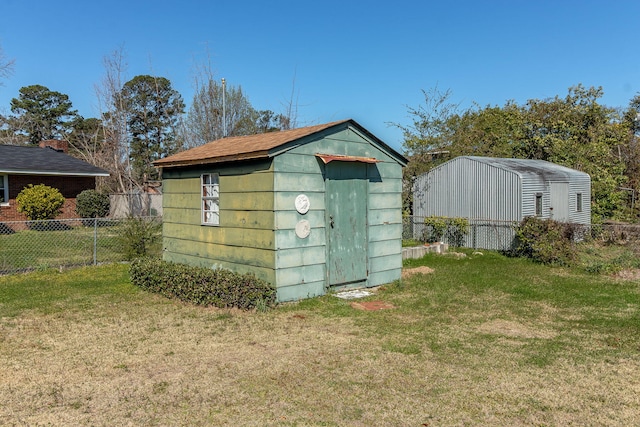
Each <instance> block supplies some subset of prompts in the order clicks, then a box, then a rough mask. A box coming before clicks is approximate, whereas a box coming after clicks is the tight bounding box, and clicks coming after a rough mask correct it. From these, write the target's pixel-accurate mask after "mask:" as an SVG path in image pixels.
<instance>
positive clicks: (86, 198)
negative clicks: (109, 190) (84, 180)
mask: <svg viewBox="0 0 640 427" xmlns="http://www.w3.org/2000/svg"><path fill="white" fill-rule="evenodd" d="M110 208H111V202H110V200H109V195H108V194H105V193H100V192H99V191H96V190H84V191H82V192H81V193H80V194H78V196H77V197H76V213H77V214H78V216H79V217H80V218H104V217H106V216H107V215H109V209H110Z"/></svg>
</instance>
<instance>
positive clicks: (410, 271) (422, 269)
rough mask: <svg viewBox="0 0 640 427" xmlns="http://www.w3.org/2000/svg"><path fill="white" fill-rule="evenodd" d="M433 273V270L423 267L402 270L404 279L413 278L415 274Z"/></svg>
mask: <svg viewBox="0 0 640 427" xmlns="http://www.w3.org/2000/svg"><path fill="white" fill-rule="evenodd" d="M429 273H433V268H430V267H426V266H422V267H415V268H405V269H404V270H402V278H403V279H406V278H407V277H410V276H413V275H414V274H429Z"/></svg>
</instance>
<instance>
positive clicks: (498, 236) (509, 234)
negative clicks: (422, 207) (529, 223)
mask: <svg viewBox="0 0 640 427" xmlns="http://www.w3.org/2000/svg"><path fill="white" fill-rule="evenodd" d="M425 219H426V217H423V216H405V217H404V218H403V223H402V225H403V227H402V239H403V240H405V241H415V242H417V243H430V242H429V239H430V236H431V235H432V234H433V230H432V229H430V226H429V225H427V224H426V223H425ZM467 221H468V223H469V226H468V228H467V230H465V231H466V233H465V234H464V236H463V238H462V240H461V241H454V240H453V239H452V237H451V233H447V232H445V233H444V235H443V236H442V241H443V242H444V243H447V244H449V245H450V246H462V247H468V248H474V249H493V250H498V251H510V250H512V249H513V246H514V244H515V230H516V226H517V225H518V224H519V222H516V221H493V220H486V219H469V220H467ZM573 226H574V227H575V229H574V230H573V233H574V234H573V235H574V237H575V238H577V239H578V240H582V239H585V238H590V239H595V240H599V241H601V242H605V243H616V244H621V243H628V242H640V224H624V223H613V222H606V223H603V224H591V225H582V224H573ZM460 243H461V244H460Z"/></svg>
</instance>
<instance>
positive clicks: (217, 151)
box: [153, 119, 407, 167]
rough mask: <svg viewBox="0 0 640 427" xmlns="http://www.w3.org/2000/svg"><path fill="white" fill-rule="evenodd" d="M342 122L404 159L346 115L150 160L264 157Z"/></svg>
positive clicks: (172, 162)
mask: <svg viewBox="0 0 640 427" xmlns="http://www.w3.org/2000/svg"><path fill="white" fill-rule="evenodd" d="M342 125H344V126H345V127H346V126H349V125H354V126H356V127H357V128H358V129H359V130H361V131H362V132H364V133H365V134H367V136H369V137H370V138H371V139H373V140H375V141H376V142H377V143H379V144H380V145H381V146H382V147H384V148H385V149H386V150H387V151H388V152H389V153H391V154H392V155H395V156H396V157H397V158H398V161H399V162H400V163H403V164H406V163H407V160H406V159H405V158H404V157H403V156H402V155H400V154H399V153H397V152H395V151H394V150H393V149H391V148H390V147H389V146H387V145H386V144H385V143H384V142H382V141H381V140H379V139H378V138H376V137H375V136H374V135H372V134H371V133H369V132H368V131H367V130H366V129H364V128H363V127H362V126H360V125H359V124H358V123H356V122H355V121H354V120H352V119H347V120H340V121H336V122H331V123H325V124H321V125H315V126H307V127H303V128H297V129H290V130H283V131H277V132H268V133H261V134H256V135H247V136H235V137H227V138H223V139H218V140H216V141H212V142H209V143H206V144H204V145H201V146H198V147H195V148H192V149H190V150H186V151H182V152H180V153H177V154H174V155H172V156H169V157H165V158H164V159H160V160H156V161H155V162H153V164H154V165H155V166H159V167H172V166H187V165H199V164H209V163H221V162H233V161H238V160H249V159H261V158H268V157H272V156H273V155H274V150H275V149H277V148H279V147H282V146H284V145H286V144H288V143H292V142H294V141H296V140H300V139H303V138H306V137H310V136H312V135H314V134H317V133H320V132H322V131H324V130H327V129H330V128H333V127H337V126H342ZM275 151H277V150H275Z"/></svg>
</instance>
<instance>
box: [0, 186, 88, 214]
mask: <svg viewBox="0 0 640 427" xmlns="http://www.w3.org/2000/svg"><path fill="white" fill-rule="evenodd" d="M29 184H33V185H38V184H44V185H48V186H49V187H53V188H57V189H58V190H59V191H60V193H62V196H63V197H64V198H65V202H64V205H63V206H62V213H61V214H60V215H58V216H57V217H56V218H58V219H67V218H77V217H78V215H77V214H76V196H77V195H78V194H80V193H81V192H82V191H84V190H92V189H95V187H96V179H95V177H93V176H87V177H84V176H81V177H77V176H75V177H74V176H45V175H9V205H8V206H0V220H2V221H26V220H27V217H26V216H24V214H21V213H18V211H17V207H16V196H17V195H18V193H20V192H21V191H22V189H23V188H25V187H26V186H27V185H29Z"/></svg>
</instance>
